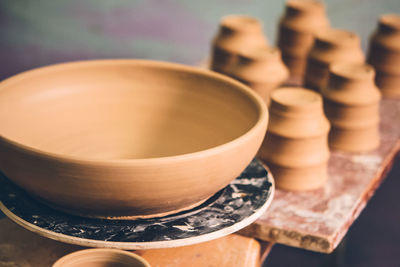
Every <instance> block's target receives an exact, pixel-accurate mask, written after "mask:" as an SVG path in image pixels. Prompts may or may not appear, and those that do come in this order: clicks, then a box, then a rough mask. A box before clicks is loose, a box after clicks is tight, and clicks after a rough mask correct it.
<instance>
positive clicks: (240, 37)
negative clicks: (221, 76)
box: [211, 15, 268, 73]
mask: <svg viewBox="0 0 400 267" xmlns="http://www.w3.org/2000/svg"><path fill="white" fill-rule="evenodd" d="M264 46H268V41H267V39H266V37H265V35H264V33H263V29H262V24H261V22H260V21H259V20H258V19H256V18H253V17H250V16H245V15H230V16H226V17H223V18H222V20H221V22H220V29H219V32H218V34H217V36H216V37H215V39H214V41H213V44H212V53H211V69H212V70H213V71H216V72H219V73H225V70H226V68H228V67H229V66H230V65H231V64H232V63H233V62H235V60H237V55H238V54H239V53H240V52H242V51H247V50H251V49H253V48H255V47H264Z"/></svg>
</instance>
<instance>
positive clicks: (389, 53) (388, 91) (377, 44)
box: [367, 14, 400, 98]
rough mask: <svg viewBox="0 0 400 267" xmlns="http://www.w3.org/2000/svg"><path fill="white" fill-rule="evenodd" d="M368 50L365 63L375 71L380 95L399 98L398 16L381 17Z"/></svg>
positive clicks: (399, 51)
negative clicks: (380, 91)
mask: <svg viewBox="0 0 400 267" xmlns="http://www.w3.org/2000/svg"><path fill="white" fill-rule="evenodd" d="M368 50H369V51H368V59H367V61H368V63H369V64H371V65H372V66H374V68H375V70H376V79H375V82H376V84H377V86H378V87H379V88H380V89H381V90H382V94H383V95H384V96H387V97H393V98H400V15H395V14H388V15H383V16H381V18H380V19H379V24H378V28H377V30H376V31H375V33H374V34H373V35H372V37H371V40H370V44H369V49H368Z"/></svg>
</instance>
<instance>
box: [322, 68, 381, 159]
mask: <svg viewBox="0 0 400 267" xmlns="http://www.w3.org/2000/svg"><path fill="white" fill-rule="evenodd" d="M374 77H375V72H374V69H373V68H372V66H370V65H367V64H356V63H335V64H332V65H331V67H330V76H329V82H328V85H327V86H326V87H325V88H323V89H322V90H321V94H322V95H323V97H324V102H325V103H324V109H325V114H326V116H327V117H328V119H329V121H330V123H331V125H332V128H331V131H330V133H329V145H330V146H331V147H332V148H334V149H338V150H343V151H348V152H365V151H369V150H373V149H375V148H376V147H378V146H379V101H380V99H381V94H380V92H379V89H378V88H377V87H376V86H375V83H374Z"/></svg>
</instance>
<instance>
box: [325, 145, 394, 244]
mask: <svg viewBox="0 0 400 267" xmlns="http://www.w3.org/2000/svg"><path fill="white" fill-rule="evenodd" d="M398 158H400V140H397V141H396V143H395V145H394V146H393V148H392V149H391V150H390V152H389V154H387V156H386V157H385V158H384V159H383V161H382V163H381V164H380V167H379V169H378V171H377V172H376V173H375V176H374V179H372V180H371V182H370V184H369V186H368V188H367V189H366V190H365V191H364V193H363V194H362V196H361V198H360V199H359V200H358V203H357V204H356V205H355V208H354V210H353V212H352V214H351V216H349V218H348V220H347V221H346V223H345V224H343V225H342V227H341V228H340V229H339V230H338V231H337V232H336V233H335V234H334V235H333V238H332V242H333V246H332V251H333V250H334V249H335V248H336V247H337V246H338V245H339V243H340V241H341V240H342V239H343V237H344V236H345V235H346V233H347V231H348V230H349V228H350V226H351V225H352V224H353V222H354V221H355V220H356V219H357V218H358V216H359V215H360V213H361V212H362V211H363V210H364V208H365V206H366V205H367V203H368V201H369V200H370V199H371V198H372V196H373V195H374V194H375V192H376V190H377V189H378V188H379V186H380V185H381V184H382V183H383V181H384V180H385V178H386V177H387V175H388V173H389V172H390V170H391V169H392V167H393V164H394V163H395V162H396V160H397V159H398Z"/></svg>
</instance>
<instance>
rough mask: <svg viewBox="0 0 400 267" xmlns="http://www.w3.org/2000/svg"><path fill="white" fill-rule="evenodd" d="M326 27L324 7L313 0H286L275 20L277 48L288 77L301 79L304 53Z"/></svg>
mask: <svg viewBox="0 0 400 267" xmlns="http://www.w3.org/2000/svg"><path fill="white" fill-rule="evenodd" d="M327 28H329V21H328V18H327V16H326V14H325V6H324V4H323V3H321V2H319V1H316V0H289V1H287V2H286V11H285V14H284V15H283V17H282V18H281V19H280V22H279V32H278V47H279V48H280V49H281V51H282V58H283V61H284V62H285V64H286V66H288V68H289V71H290V78H291V79H300V80H302V79H303V76H304V73H305V69H306V62H307V55H308V53H309V52H310V49H311V47H312V46H313V44H314V38H315V35H316V33H318V32H319V31H322V30H325V29H327Z"/></svg>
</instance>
